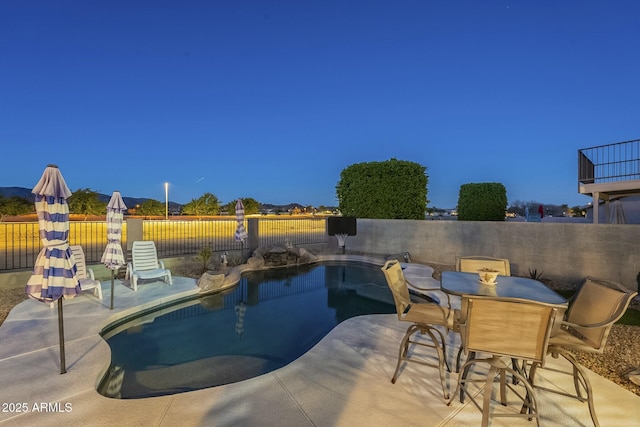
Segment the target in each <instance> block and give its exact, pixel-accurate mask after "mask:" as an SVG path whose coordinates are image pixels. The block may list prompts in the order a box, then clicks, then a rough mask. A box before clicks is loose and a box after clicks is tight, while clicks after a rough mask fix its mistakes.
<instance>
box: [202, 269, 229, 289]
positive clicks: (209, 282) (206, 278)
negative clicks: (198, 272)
mask: <svg viewBox="0 0 640 427" xmlns="http://www.w3.org/2000/svg"><path fill="white" fill-rule="evenodd" d="M223 284H224V274H213V273H210V272H208V271H207V272H206V273H204V274H203V275H202V276H200V278H199V279H198V287H199V288H200V292H209V291H213V290H216V289H220V288H221V287H222V285H223Z"/></svg>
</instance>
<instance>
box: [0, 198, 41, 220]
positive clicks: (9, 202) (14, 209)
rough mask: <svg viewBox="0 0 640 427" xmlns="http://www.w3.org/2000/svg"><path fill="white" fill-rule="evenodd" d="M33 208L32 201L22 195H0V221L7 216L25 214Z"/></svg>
mask: <svg viewBox="0 0 640 427" xmlns="http://www.w3.org/2000/svg"><path fill="white" fill-rule="evenodd" d="M34 210H35V205H34V203H33V202H29V201H28V200H27V199H23V198H22V197H15V196H14V197H2V196H0V221H3V220H4V218H5V217H7V216H13V215H26V214H29V213H32V212H33V211H34Z"/></svg>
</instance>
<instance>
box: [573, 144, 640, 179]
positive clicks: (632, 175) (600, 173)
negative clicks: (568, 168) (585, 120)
mask: <svg viewBox="0 0 640 427" xmlns="http://www.w3.org/2000/svg"><path fill="white" fill-rule="evenodd" d="M630 180H640V139H636V140H633V141H626V142H618V143H615V144H608V145H600V146H598V147H591V148H583V149H581V150H578V181H579V183H580V184H604V183H609V182H619V181H630Z"/></svg>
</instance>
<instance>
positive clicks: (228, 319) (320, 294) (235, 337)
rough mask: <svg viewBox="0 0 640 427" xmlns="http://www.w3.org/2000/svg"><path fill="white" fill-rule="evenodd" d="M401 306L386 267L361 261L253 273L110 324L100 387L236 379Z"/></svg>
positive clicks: (119, 389)
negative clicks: (350, 323) (357, 319)
mask: <svg viewBox="0 0 640 427" xmlns="http://www.w3.org/2000/svg"><path fill="white" fill-rule="evenodd" d="M376 313H395V306H394V304H393V297H392V295H391V292H390V291H389V288H388V287H387V284H386V281H385V279H384V275H383V273H382V271H381V270H380V267H378V266H374V265H368V264H361V263H352V262H349V263H345V262H342V263H323V264H319V265H313V266H299V267H293V268H284V269H273V270H265V271H257V272H252V273H249V274H247V275H245V276H243V278H242V279H241V280H240V282H239V283H238V285H237V286H236V287H234V288H233V289H231V290H228V291H226V292H222V293H218V294H214V295H210V296H206V297H200V298H190V299H188V300H182V301H179V302H176V303H173V304H172V305H170V306H163V307H158V308H156V309H154V310H153V311H147V312H144V313H140V315H139V316H137V317H136V318H132V319H127V320H126V322H121V323H120V324H114V325H111V326H110V327H108V328H107V329H105V330H104V331H103V333H102V335H103V338H104V339H105V340H106V341H107V343H108V344H109V346H110V347H111V352H112V355H111V366H110V368H109V370H108V372H107V374H106V375H105V377H104V378H103V379H102V381H101V382H100V386H99V387H98V391H99V392H100V393H101V394H102V395H104V396H108V397H116V398H122V399H131V398H142V397H150V396H161V395H167V394H175V393H181V392H186V391H191V390H198V389H202V388H207V387H214V386H218V385H222V384H228V383H233V382H237V381H242V380H245V379H249V378H253V377H256V376H258V375H262V374H264V373H267V372H270V371H273V370H275V369H278V368H281V367H283V366H285V365H287V364H288V363H290V362H292V361H293V360H295V359H297V358H298V357H300V356H301V355H303V354H304V353H305V352H307V351H308V350H309V349H311V347H313V346H314V345H315V344H316V343H318V342H319V341H320V340H321V339H322V338H323V337H324V336H325V335H326V334H327V333H329V332H330V331H331V330H332V329H333V328H334V327H335V326H336V325H337V324H339V323H340V322H342V321H344V320H346V319H348V318H350V317H354V316H359V315H363V314H376Z"/></svg>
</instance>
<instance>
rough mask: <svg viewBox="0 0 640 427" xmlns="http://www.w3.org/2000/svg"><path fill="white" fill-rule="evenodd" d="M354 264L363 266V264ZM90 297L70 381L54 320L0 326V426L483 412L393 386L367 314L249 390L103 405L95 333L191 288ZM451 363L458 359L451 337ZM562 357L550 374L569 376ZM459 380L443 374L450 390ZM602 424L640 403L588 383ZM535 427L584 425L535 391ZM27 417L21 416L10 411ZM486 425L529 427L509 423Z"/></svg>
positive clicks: (423, 389) (410, 370)
mask: <svg viewBox="0 0 640 427" xmlns="http://www.w3.org/2000/svg"><path fill="white" fill-rule="evenodd" d="M359 260H361V259H359ZM406 267H407V268H406V269H405V275H406V276H407V278H408V279H409V280H412V281H413V282H414V283H415V284H417V285H420V286H431V285H433V286H437V285H438V283H437V281H435V280H433V279H432V278H431V274H432V270H431V269H430V268H429V267H427V266H423V265H419V264H407V265H406ZM102 285H103V292H104V299H103V300H102V301H99V300H97V299H96V298H95V297H93V295H92V294H91V293H85V294H82V295H80V296H78V297H76V298H74V299H73V300H70V301H65V302H64V320H65V322H64V326H65V343H66V344H65V347H66V364H67V373H66V374H64V375H60V373H59V372H60V366H59V363H60V359H59V347H58V329H57V328H58V326H57V310H56V309H50V308H49V306H48V305H47V304H43V303H39V302H37V301H33V300H28V301H24V302H22V303H20V304H18V305H17V306H16V307H15V308H14V309H13V310H12V311H11V313H10V314H9V316H8V317H7V319H6V320H5V322H4V323H3V324H2V326H1V327H0V378H1V379H0V396H1V399H0V402H1V404H2V407H1V408H0V426H2V427H5V426H47V427H48V426H51V425H65V426H87V425H91V426H112V425H117V426H121V427H127V426H161V427H165V426H167V427H168V426H174V425H180V426H279V427H281V426H296V427H297V426H349V427H352V426H360V425H376V426H377V425H380V426H475V425H479V424H480V420H481V414H480V411H479V410H477V409H476V408H475V406H473V404H471V403H470V401H469V400H468V399H467V400H466V401H465V403H464V404H460V403H459V401H457V400H456V401H455V402H454V403H453V404H452V405H451V406H447V405H446V404H445V402H444V399H443V396H442V390H441V388H440V382H439V377H438V374H437V370H436V369H434V368H429V367H425V366H420V365H417V364H408V365H405V367H404V369H403V370H402V371H401V374H400V376H399V378H398V381H397V382H396V384H391V382H390V379H391V376H392V374H393V371H394V369H395V364H396V360H397V352H398V345H399V342H400V339H401V338H402V335H403V334H404V331H405V329H406V327H407V325H406V324H405V323H403V322H399V321H398V320H397V318H396V315H369V316H360V317H356V318H352V319H349V320H347V321H345V322H343V323H341V324H340V325H338V326H337V327H336V328H335V329H334V330H333V331H331V332H330V333H329V334H328V335H327V336H326V337H325V338H324V339H322V341H320V342H319V343H318V344H317V345H316V346H314V347H313V348H312V349H311V350H310V351H309V352H308V353H306V354H305V355H303V356H302V357H300V358H299V359H297V360H296V361H294V362H292V363H290V364H289V365H287V366H285V367H283V368H281V369H278V370H276V371H273V372H271V373H268V374H265V375H262V376H260V377H256V378H253V379H250V380H246V381H242V382H238V383H234V384H228V385H224V386H219V387H214V388H208V389H203V390H198V391H192V392H186V393H180V394H175V395H172V396H160V397H153V398H144V399H131V400H119V399H111V398H107V397H104V396H102V395H100V394H98V392H97V391H96V385H97V382H98V381H99V379H100V377H101V376H102V374H103V372H104V371H105V370H106V369H107V367H108V365H109V360H110V349H109V346H108V345H107V344H106V342H105V341H104V340H103V339H102V338H101V337H100V335H99V332H100V331H101V330H102V328H103V327H104V326H106V325H108V324H109V323H111V322H113V321H114V320H116V319H117V318H119V317H122V316H124V315H126V313H129V312H131V311H134V310H138V309H139V307H141V306H152V305H157V304H159V303H162V302H163V301H170V300H173V299H175V298H178V297H180V296H186V295H189V294H193V293H197V291H198V289H197V287H196V285H195V280H193V279H187V278H181V277H176V278H174V285H173V286H168V285H165V284H164V283H162V282H146V283H144V284H141V285H140V286H139V288H138V291H137V292H133V291H132V290H131V289H130V288H129V287H128V286H126V285H124V284H123V283H122V282H120V281H116V287H115V309H114V310H113V311H111V310H109V301H110V292H111V289H110V288H111V284H110V281H105V282H103V283H102ZM449 339H450V342H451V344H453V345H451V346H450V349H449V350H448V357H449V358H450V360H452V359H453V357H454V355H455V352H456V351H457V347H456V344H457V337H456V336H455V335H454V334H453V333H450V334H449ZM568 366H569V365H568V363H566V362H565V361H564V360H563V359H561V358H560V359H553V358H548V359H547V368H557V369H562V370H567V369H568ZM456 379H457V374H456V373H451V374H448V375H447V382H448V385H449V388H450V389H453V388H454V387H455V381H456ZM539 379H540V380H541V381H544V382H545V383H546V384H545V385H550V384H553V385H554V386H557V387H559V388H561V389H564V390H568V391H570V390H571V389H572V387H573V382H572V379H571V377H569V376H565V375H561V374H558V373H557V372H555V371H553V370H551V369H544V370H541V371H539ZM590 380H591V382H592V386H593V389H594V391H595V394H594V398H595V406H596V411H597V415H598V418H599V421H600V424H601V425H602V426H636V425H638V423H639V422H640V396H637V395H635V394H633V393H631V392H629V391H627V390H625V389H624V388H622V387H620V386H618V385H616V384H614V383H612V382H611V381H608V380H606V379H604V378H602V377H600V376H598V375H596V374H592V375H591V376H590ZM538 399H539V407H540V413H541V416H542V420H541V423H542V424H543V425H547V426H563V427H564V426H590V425H592V423H591V418H590V416H589V409H588V407H587V405H586V404H585V403H580V402H579V401H577V400H575V399H571V398H566V397H563V396H560V395H557V394H553V393H549V392H545V391H539V392H538ZM20 409H24V411H23V412H18V411H19V410H20ZM492 425H498V426H501V425H504V426H514V425H515V426H517V425H527V426H531V425H535V424H533V423H532V422H529V421H527V420H526V419H525V420H517V419H513V418H507V419H494V420H492Z"/></svg>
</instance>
